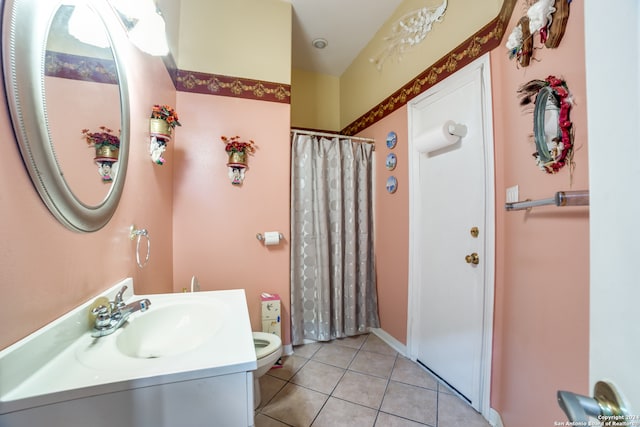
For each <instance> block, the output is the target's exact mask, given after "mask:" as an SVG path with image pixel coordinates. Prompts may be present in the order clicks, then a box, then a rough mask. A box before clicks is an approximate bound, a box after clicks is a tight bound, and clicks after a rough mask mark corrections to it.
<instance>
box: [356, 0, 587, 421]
mask: <svg viewBox="0 0 640 427" xmlns="http://www.w3.org/2000/svg"><path fill="white" fill-rule="evenodd" d="M520 3H521V2H520ZM520 3H519V4H518V5H516V7H515V9H514V10H515V13H514V16H513V17H512V19H511V22H510V23H509V25H508V27H507V31H508V33H510V32H511V29H512V28H513V27H514V25H515V23H516V22H517V20H519V19H520V15H519V12H520V11H522V10H525V7H524V6H523V5H522V4H520ZM583 32H584V28H583V5H582V3H580V2H573V3H572V4H571V17H570V19H569V23H568V25H567V29H566V33H565V36H564V39H563V40H562V43H561V44H560V46H559V48H558V49H541V50H536V54H535V55H536V58H537V59H538V61H532V62H531V65H530V66H529V67H527V68H524V69H523V68H518V67H516V65H515V63H514V62H513V61H510V60H509V59H508V57H507V54H506V49H504V48H502V47H499V48H498V49H496V50H495V51H493V52H492V53H491V68H492V70H491V71H492V86H493V105H494V135H495V170H496V216H497V218H496V284H495V286H496V288H495V319H494V343H493V368H492V370H493V371H492V396H491V406H492V408H494V409H496V410H497V411H498V412H499V413H500V414H501V415H502V420H503V422H504V425H505V426H508V427H511V426H518V427H527V426H531V427H534V426H535V427H537V426H541V425H553V422H554V421H561V420H566V417H565V416H564V414H563V413H562V411H561V410H560V409H559V407H558V405H557V403H556V391H557V390H559V389H566V390H573V391H576V392H581V393H584V394H587V395H588V394H589V390H588V389H587V388H588V360H589V359H588V354H589V353H588V352H589V342H588V331H589V317H588V316H589V290H588V289H589V211H588V209H587V208H584V207H578V208H564V209H560V208H551V207H547V208H538V209H535V210H533V211H531V212H529V213H527V212H525V211H520V212H509V213H507V212H505V210H504V203H505V189H506V188H507V187H510V186H512V185H516V184H517V185H519V188H520V199H526V198H531V199H536V198H547V197H550V196H552V195H553V194H555V192H556V191H561V190H582V189H588V164H587V134H586V103H587V100H586V99H585V68H584V45H583V38H582V37H583ZM508 33H507V34H506V35H508ZM506 35H505V36H506ZM550 74H554V75H557V76H559V77H563V78H564V79H566V81H567V83H568V85H569V89H570V90H571V93H572V95H573V98H574V101H575V105H574V106H573V109H572V111H571V119H572V121H573V123H574V128H575V147H576V151H575V156H574V159H575V163H576V168H575V171H574V174H573V185H570V178H569V173H568V168H564V169H563V170H561V171H560V172H559V173H558V174H556V175H548V174H545V173H544V172H542V171H540V170H538V168H537V166H536V165H535V162H534V159H533V157H532V156H531V153H533V152H534V151H535V147H534V145H533V143H532V142H531V139H530V135H531V134H532V130H533V121H532V113H531V112H530V111H529V112H528V111H525V110H523V108H521V107H520V106H519V103H518V101H519V99H518V97H517V93H516V91H517V89H518V87H519V86H520V85H522V84H523V83H526V82H528V81H529V80H531V79H534V78H540V79H544V78H545V77H547V76H548V75H550ZM406 128H407V110H406V107H404V108H402V109H401V110H398V111H396V112H395V113H393V114H392V115H390V116H389V117H386V118H384V119H383V120H381V121H379V122H377V123H376V124H374V125H373V126H370V127H369V128H367V129H365V130H364V131H363V132H361V133H360V134H359V136H367V137H373V138H375V139H376V140H377V141H378V143H377V151H376V156H377V162H378V163H377V170H376V173H377V181H376V185H377V186H378V192H377V194H376V197H377V202H376V215H377V217H376V239H377V245H376V258H377V269H378V295H379V310H380V317H381V323H382V325H381V326H382V329H384V330H385V331H386V332H388V333H390V334H391V335H392V336H393V337H394V338H396V339H397V340H399V341H401V342H403V343H406V333H407V331H406V323H407V281H408V264H407V259H408V241H409V238H408V210H409V201H408V183H407V179H408V168H407V151H406V143H407V133H406V132H407V131H406ZM390 130H394V131H396V132H397V133H398V137H399V138H398V145H397V146H396V148H395V149H394V152H395V153H396V154H397V156H398V166H397V168H396V170H395V171H394V172H393V174H394V175H395V176H396V177H397V178H398V181H399V185H398V191H397V192H396V193H395V194H394V195H389V194H387V193H386V190H385V189H384V187H385V182H386V179H387V177H388V176H389V175H390V174H391V173H390V172H388V171H387V170H386V169H385V167H384V159H385V157H386V154H387V153H388V152H389V150H388V149H387V148H386V145H385V143H384V141H385V139H386V134H387V133H388V132H389V131H390Z"/></svg>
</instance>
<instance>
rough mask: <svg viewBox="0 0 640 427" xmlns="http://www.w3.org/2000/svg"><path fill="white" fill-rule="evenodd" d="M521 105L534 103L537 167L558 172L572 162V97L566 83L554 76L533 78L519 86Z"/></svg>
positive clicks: (534, 155)
mask: <svg viewBox="0 0 640 427" xmlns="http://www.w3.org/2000/svg"><path fill="white" fill-rule="evenodd" d="M518 94H519V96H520V98H521V100H520V105H530V104H532V103H533V104H534V110H533V137H534V140H535V145H536V152H535V153H533V157H534V158H535V159H536V164H537V165H538V167H539V168H540V169H541V170H543V171H545V172H547V173H552V174H553V173H556V172H558V171H559V170H560V169H561V168H562V167H564V166H566V165H567V164H568V165H569V166H570V168H571V167H572V166H573V139H574V138H573V137H574V134H573V124H572V123H571V119H570V117H569V113H570V111H571V105H572V99H571V94H570V92H569V88H568V86H567V83H566V82H565V81H564V80H562V79H559V78H557V77H555V76H549V77H547V78H546V79H544V80H531V81H530V82H528V83H526V84H524V85H522V86H521V87H520V89H519V90H518Z"/></svg>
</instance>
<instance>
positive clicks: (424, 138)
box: [415, 120, 466, 153]
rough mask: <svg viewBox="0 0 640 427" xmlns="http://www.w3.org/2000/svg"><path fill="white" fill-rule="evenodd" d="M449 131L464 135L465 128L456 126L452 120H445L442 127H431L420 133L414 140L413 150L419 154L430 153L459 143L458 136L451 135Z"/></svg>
mask: <svg viewBox="0 0 640 427" xmlns="http://www.w3.org/2000/svg"><path fill="white" fill-rule="evenodd" d="M451 131H453V132H456V133H458V134H462V133H464V134H466V126H464V125H458V124H456V122H454V121H452V120H447V121H446V122H444V124H443V125H442V126H437V127H433V128H431V129H428V130H426V131H425V132H423V133H421V134H420V135H418V137H416V139H415V148H416V150H417V151H419V152H420V153H430V152H432V151H436V150H439V149H441V148H444V147H448V146H450V145H453V144H455V143H456V142H458V141H460V136H464V135H452V133H451Z"/></svg>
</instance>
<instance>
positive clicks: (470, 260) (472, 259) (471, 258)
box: [464, 252, 480, 265]
mask: <svg viewBox="0 0 640 427" xmlns="http://www.w3.org/2000/svg"><path fill="white" fill-rule="evenodd" d="M464 259H465V260H466V261H467V264H475V265H478V264H480V257H479V256H478V254H477V253H475V252H474V253H472V254H471V255H467V256H466V257H464Z"/></svg>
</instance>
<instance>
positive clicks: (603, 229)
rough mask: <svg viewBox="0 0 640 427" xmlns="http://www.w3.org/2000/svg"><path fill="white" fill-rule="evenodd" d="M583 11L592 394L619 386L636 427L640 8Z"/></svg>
mask: <svg viewBox="0 0 640 427" xmlns="http://www.w3.org/2000/svg"><path fill="white" fill-rule="evenodd" d="M584 8H585V14H584V16H585V48H586V70H587V79H586V83H587V97H586V98H587V99H586V101H587V103H588V105H587V114H588V123H587V124H586V125H587V126H588V135H589V187H590V188H589V191H590V205H591V206H590V208H589V211H590V212H589V214H590V218H589V221H590V224H589V225H590V231H589V232H590V282H591V283H590V289H591V291H590V313H591V314H590V324H589V329H590V334H589V346H590V352H589V383H590V387H591V389H590V390H589V393H587V394H589V395H591V396H592V395H593V394H592V392H593V386H594V385H595V383H596V382H597V381H606V382H609V383H611V384H613V385H614V387H615V388H616V389H617V391H618V393H620V394H621V395H622V398H623V400H624V401H625V404H626V406H627V411H628V415H629V416H630V418H629V419H628V421H629V425H630V426H639V425H640V365H639V363H640V362H639V361H640V323H639V321H638V307H639V306H640V281H639V280H638V277H639V274H638V261H637V254H638V248H639V247H640V233H639V232H638V218H640V189H639V186H640V144H639V143H638V141H639V140H640V136H639V135H640V75H639V74H640V69H639V68H640V67H639V63H638V58H640V5H639V4H638V2H637V1H623V2H619V3H617V4H616V7H615V8H609V9H608V10H610V12H611V13H610V14H608V15H607V19H602V3H601V2H597V1H594V0H587V1H585V6H584ZM602 34H607V37H606V38H607V40H608V41H607V40H603V39H602ZM610 40H625V43H623V44H622V45H620V44H617V43H610V42H609V41H610ZM611 64H615V66H611ZM617 87H620V88H624V90H622V91H617V90H616V89H615V88H617ZM616 123H619V124H620V126H616V125H615V124H616ZM606 141H608V143H607V142H606ZM611 143H612V144H613V147H612V146H611ZM614 147H615V148H614ZM567 339H568V340H569V339H570V337H567ZM568 342H569V341H568ZM571 391H573V392H577V393H580V394H583V393H584V392H582V391H580V390H571Z"/></svg>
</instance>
